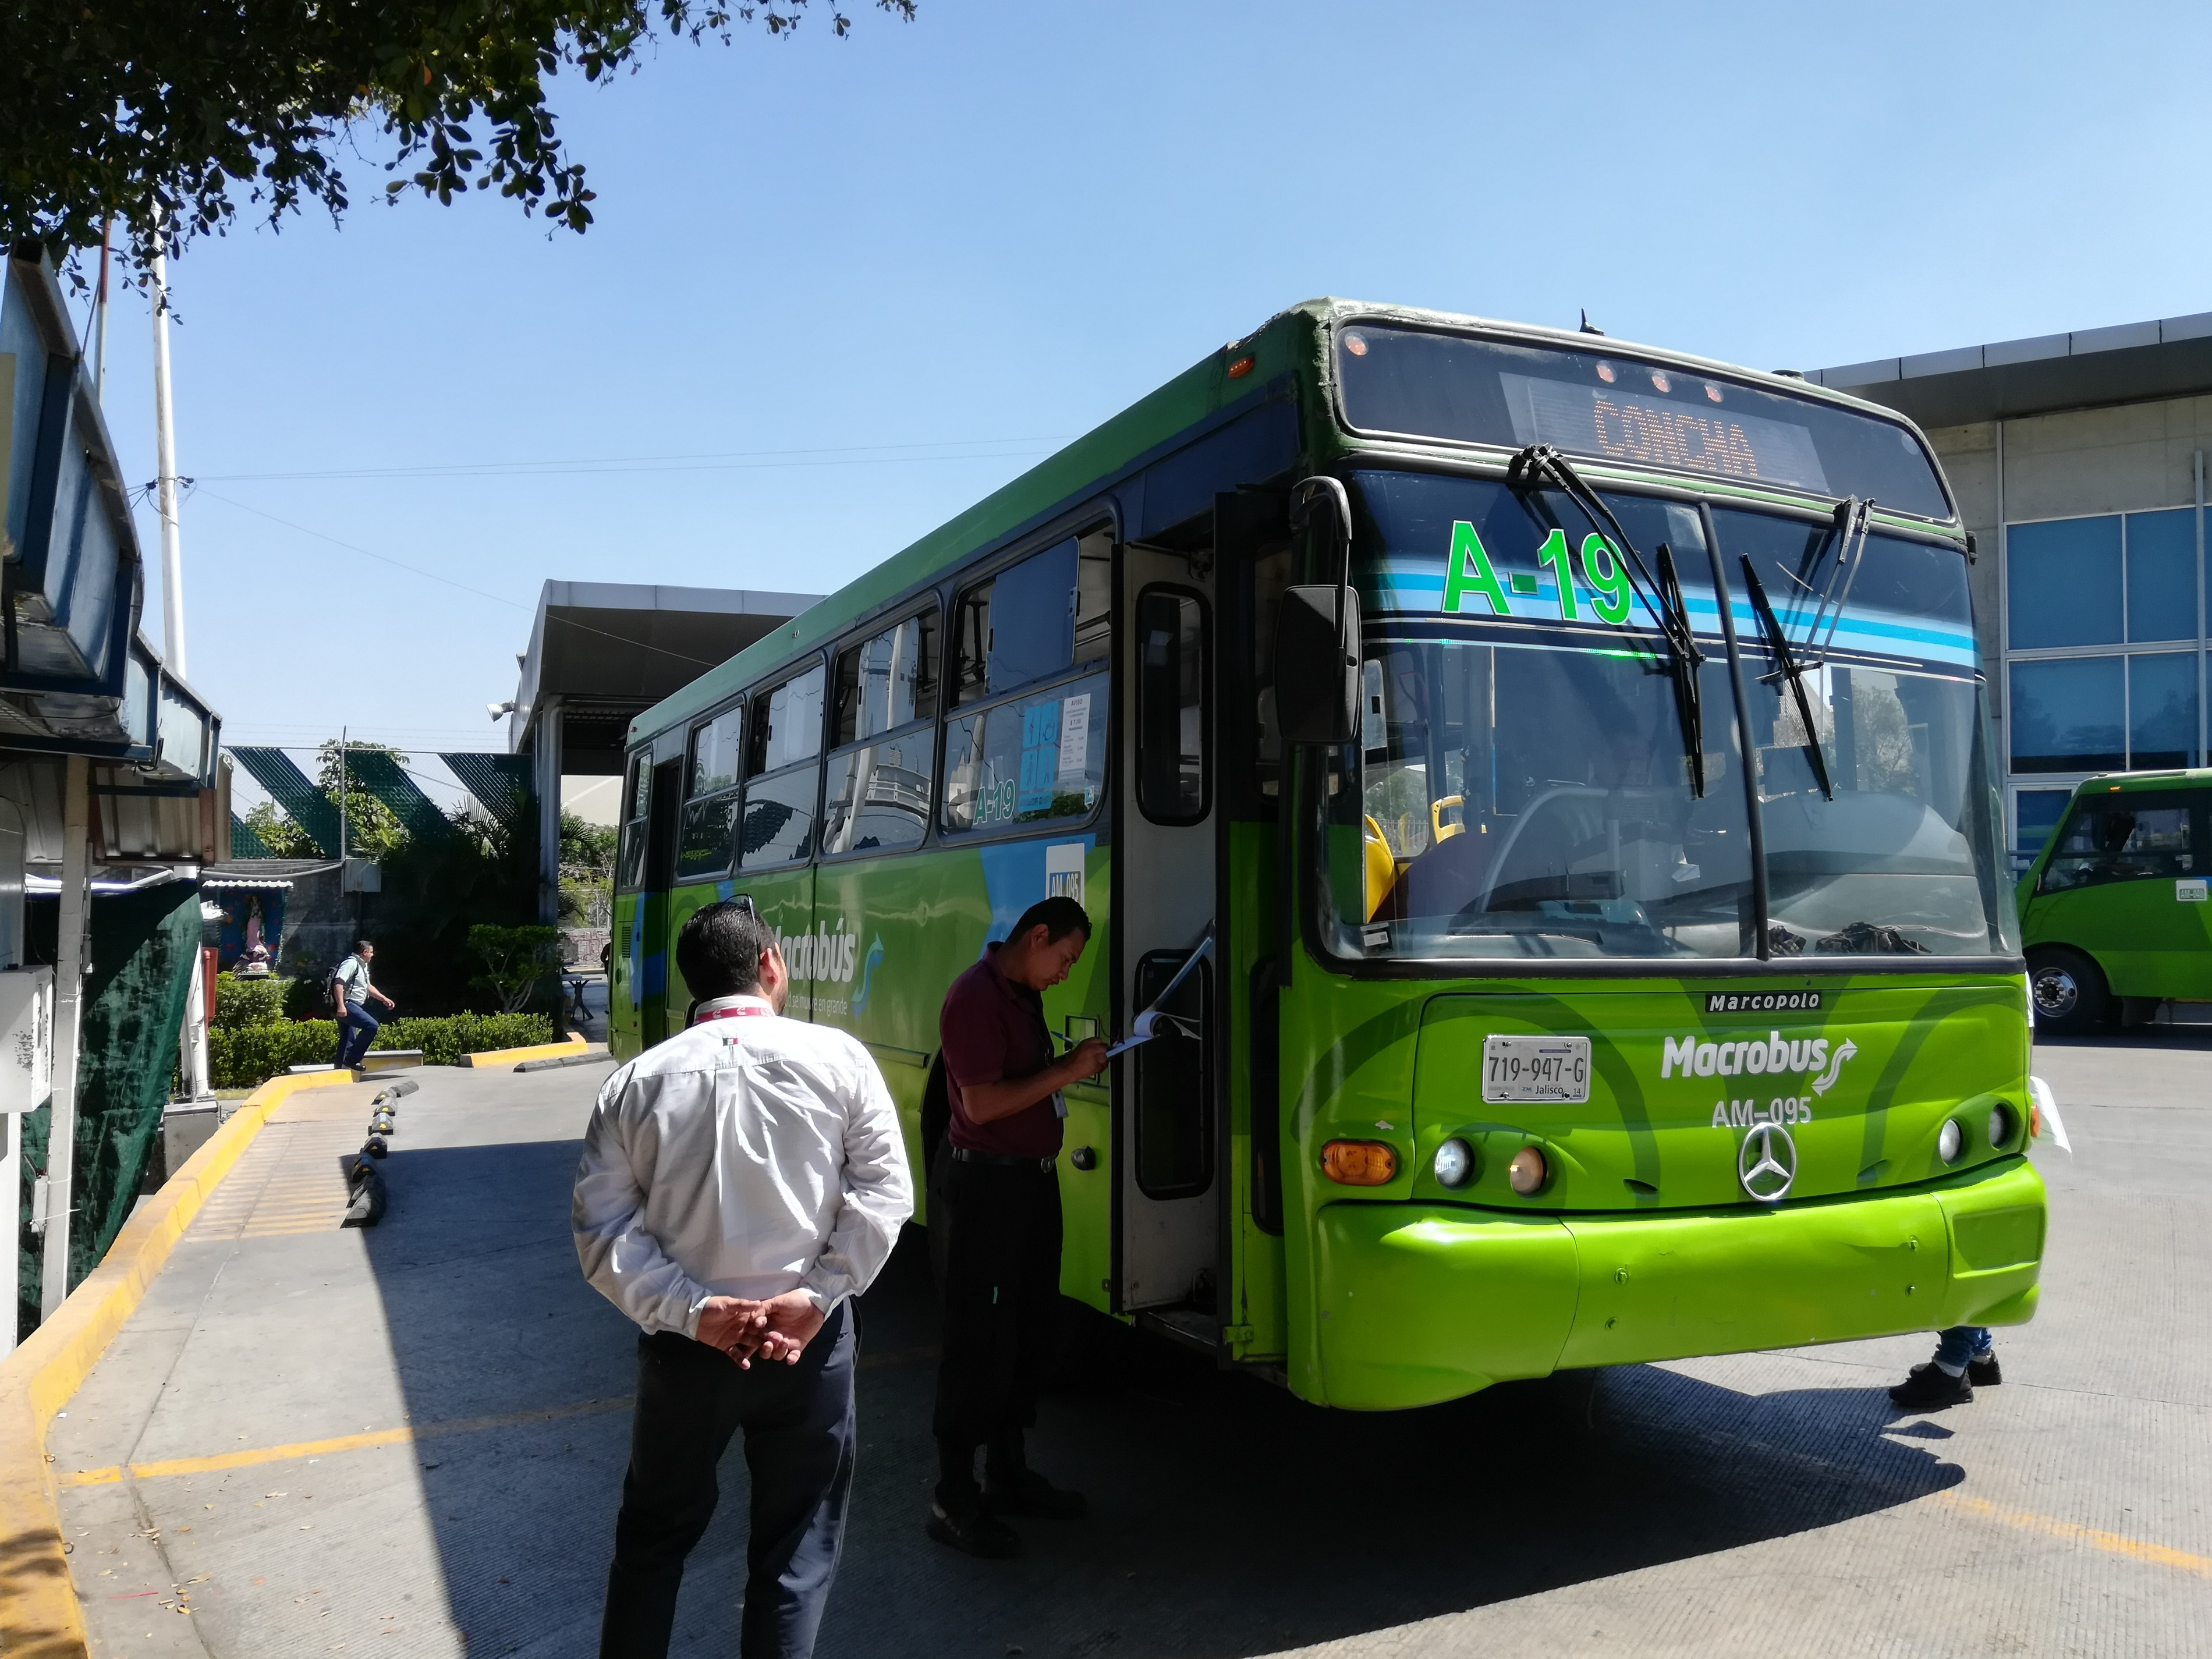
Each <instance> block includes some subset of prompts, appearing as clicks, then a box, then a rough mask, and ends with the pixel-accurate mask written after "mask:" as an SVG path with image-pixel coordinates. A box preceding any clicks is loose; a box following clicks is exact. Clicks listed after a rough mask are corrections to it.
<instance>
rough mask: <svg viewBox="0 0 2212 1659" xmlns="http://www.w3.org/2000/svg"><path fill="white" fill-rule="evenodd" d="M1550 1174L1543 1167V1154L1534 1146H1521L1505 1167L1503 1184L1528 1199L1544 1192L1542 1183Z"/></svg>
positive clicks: (1549, 1171)
mask: <svg viewBox="0 0 2212 1659" xmlns="http://www.w3.org/2000/svg"><path fill="white" fill-rule="evenodd" d="M1551 1173H1552V1172H1551V1170H1548V1169H1547V1168H1546V1167H1545V1165H1544V1155H1543V1153H1541V1152H1538V1151H1537V1150H1536V1149H1535V1148H1534V1146H1523V1147H1522V1149H1521V1150H1520V1151H1519V1152H1516V1153H1514V1154H1513V1161H1512V1162H1511V1163H1510V1164H1507V1165H1506V1166H1505V1184H1506V1185H1507V1186H1509V1187H1510V1188H1512V1189H1513V1190H1514V1191H1515V1192H1516V1193H1518V1194H1521V1196H1522V1197H1523V1198H1529V1197H1533V1196H1534V1194H1537V1193H1541V1192H1542V1191H1543V1190H1544V1182H1546V1181H1547V1180H1548V1179H1549V1178H1550V1176H1551Z"/></svg>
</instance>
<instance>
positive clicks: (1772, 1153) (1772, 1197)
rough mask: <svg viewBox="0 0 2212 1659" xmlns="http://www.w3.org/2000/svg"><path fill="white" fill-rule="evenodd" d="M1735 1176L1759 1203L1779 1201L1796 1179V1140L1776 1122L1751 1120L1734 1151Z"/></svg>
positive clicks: (1787, 1194) (1783, 1197) (1787, 1192)
mask: <svg viewBox="0 0 2212 1659" xmlns="http://www.w3.org/2000/svg"><path fill="white" fill-rule="evenodd" d="M1735 1175H1736V1179H1737V1180H1738V1181H1741V1182H1743V1189H1744V1191H1746V1192H1747V1193H1749V1194H1751V1195H1752V1196H1753V1198H1755V1199H1757V1200H1759V1202H1760V1203H1761V1204H1779V1203H1780V1202H1781V1201H1782V1200H1784V1199H1785V1198H1787V1197H1789V1196H1790V1186H1791V1183H1793V1182H1796V1179H1797V1143H1796V1141H1794V1140H1792V1139H1790V1131H1789V1130H1787V1129H1785V1128H1784V1127H1782V1126H1781V1125H1780V1124H1779V1123H1754V1124H1753V1125H1752V1126H1751V1133H1749V1134H1747V1135H1746V1136H1745V1137H1744V1138H1743V1146H1742V1147H1741V1150H1739V1151H1738V1152H1737V1153H1736V1155H1735Z"/></svg>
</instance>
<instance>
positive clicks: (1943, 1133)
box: [1936, 1117, 1966, 1164]
mask: <svg viewBox="0 0 2212 1659" xmlns="http://www.w3.org/2000/svg"><path fill="white" fill-rule="evenodd" d="M1965 1146H1966V1132H1965V1131H1964V1130H1962V1129H1960V1127H1959V1120H1958V1119H1957V1118H1955V1117H1947V1118H1945V1119H1944V1120H1943V1127H1942V1128H1941V1129H1939V1130H1937V1131H1936V1157H1938V1158H1942V1160H1943V1161H1944V1162H1945V1163H1946V1164H1956V1163H1957V1162H1958V1161H1959V1153H1960V1150H1961V1149H1963V1148H1964V1147H1965Z"/></svg>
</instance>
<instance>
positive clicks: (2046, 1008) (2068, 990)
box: [2027, 946, 2113, 1036]
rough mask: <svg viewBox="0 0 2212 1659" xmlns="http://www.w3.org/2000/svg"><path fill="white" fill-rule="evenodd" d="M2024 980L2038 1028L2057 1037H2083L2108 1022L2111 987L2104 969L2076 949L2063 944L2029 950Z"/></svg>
mask: <svg viewBox="0 0 2212 1659" xmlns="http://www.w3.org/2000/svg"><path fill="white" fill-rule="evenodd" d="M2027 983H2028V987H2029V990H2030V993H2031V994H2033V997H2034V998H2035V1024H2036V1026H2037V1028H2038V1029H2039V1030H2045V1031H2050V1032H2052V1033H2054V1034H2056V1035H2057V1036H2089V1035H2090V1034H2091V1033H2093V1032H2098V1031H2104V1030H2110V1029H2111V1027H2112V1012H2113V1010H2112V987H2110V986H2109V985H2107V984H2106V981H2105V973H2104V969H2101V968H2100V967H2098V966H2097V964H2096V963H2093V962H2092V961H2091V960H2090V959H2089V958H2088V957H2086V956H2083V955H2082V954H2081V952H2080V951H2069V950H2067V949H2065V948H2064V947H2063V946H2055V947H2052V948H2051V949H2048V950H2042V951H2031V952H2030V953H2029V955H2028V958H2027Z"/></svg>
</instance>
